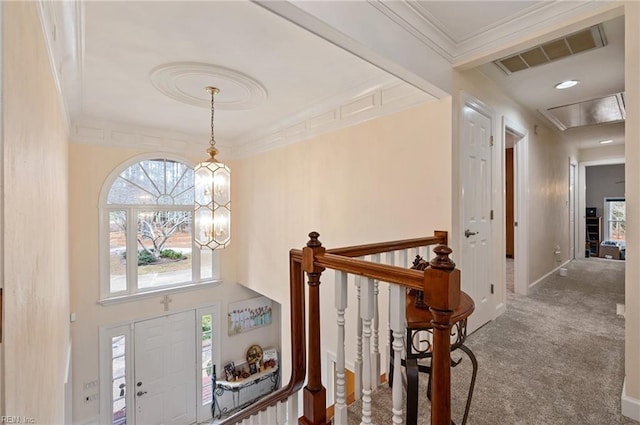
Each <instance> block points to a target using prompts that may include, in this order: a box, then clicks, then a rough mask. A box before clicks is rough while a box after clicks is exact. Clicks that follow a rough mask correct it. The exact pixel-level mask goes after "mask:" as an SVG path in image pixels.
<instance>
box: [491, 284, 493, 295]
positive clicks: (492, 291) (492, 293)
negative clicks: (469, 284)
mask: <svg viewBox="0 0 640 425" xmlns="http://www.w3.org/2000/svg"><path fill="white" fill-rule="evenodd" d="M491 293H492V294H493V283H492V284H491Z"/></svg>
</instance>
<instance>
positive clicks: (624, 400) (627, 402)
mask: <svg viewBox="0 0 640 425" xmlns="http://www.w3.org/2000/svg"><path fill="white" fill-rule="evenodd" d="M620 401H621V403H620V404H621V405H622V414H623V415H624V416H626V417H627V418H631V419H634V420H636V421H640V400H638V399H637V398H633V397H629V396H628V395H627V378H624V383H623V384H622V395H621V397H620Z"/></svg>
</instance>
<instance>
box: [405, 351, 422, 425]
mask: <svg viewBox="0 0 640 425" xmlns="http://www.w3.org/2000/svg"><path fill="white" fill-rule="evenodd" d="M405 363H406V371H407V425H416V424H417V423H418V374H419V373H420V372H419V369H418V359H416V358H407V360H406V362H405Z"/></svg>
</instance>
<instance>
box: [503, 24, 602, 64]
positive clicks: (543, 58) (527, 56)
mask: <svg viewBox="0 0 640 425" xmlns="http://www.w3.org/2000/svg"><path fill="white" fill-rule="evenodd" d="M606 44H607V41H606V39H605V37H604V31H603V29H602V25H601V24H599V25H594V26H592V27H590V28H586V29H584V30H581V31H578V32H576V33H573V34H569V35H567V36H565V37H562V38H558V39H556V40H553V41H549V42H547V43H544V44H541V45H539V46H536V47H534V48H532V49H528V50H524V51H522V52H519V53H516V54H515V55H511V56H507V57H506V58H502V59H498V60H497V61H494V63H495V64H496V65H498V67H499V68H500V69H502V70H503V71H504V72H506V73H507V75H509V74H512V73H514V72H518V71H522V70H524V69H529V68H532V67H534V66H538V65H544V64H545V63H549V62H552V61H555V60H558V59H562V58H566V57H567V56H571V55H575V54H576V53H580V52H585V51H587V50H591V49H595V48H598V47H603V46H606Z"/></svg>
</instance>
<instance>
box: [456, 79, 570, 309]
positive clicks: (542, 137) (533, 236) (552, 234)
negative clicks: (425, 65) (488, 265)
mask: <svg viewBox="0 0 640 425" xmlns="http://www.w3.org/2000/svg"><path fill="white" fill-rule="evenodd" d="M454 86H455V89H456V93H458V94H460V93H461V92H466V93H468V94H470V95H471V96H473V97H475V98H477V99H478V100H480V101H481V102H483V103H485V104H486V105H488V106H489V107H490V108H491V109H493V111H494V122H493V125H494V139H495V146H496V147H497V149H498V150H497V151H496V152H495V153H494V157H493V160H494V164H493V167H494V174H493V177H494V198H493V200H492V201H493V207H494V209H495V211H496V212H497V214H496V220H495V225H494V226H495V227H494V229H493V230H494V237H495V238H496V239H495V240H494V243H498V244H500V246H501V248H500V249H499V250H496V255H495V258H494V264H496V265H498V266H499V265H501V264H502V265H504V261H505V260H504V257H505V256H504V252H505V251H504V243H505V242H504V237H505V236H504V219H503V217H504V204H503V196H502V194H503V192H504V186H503V181H504V178H503V175H502V172H501V170H503V169H504V152H502V151H501V149H503V148H504V143H505V142H504V140H503V139H504V133H503V120H505V119H506V120H509V121H510V122H511V123H514V125H517V126H518V127H520V128H521V129H524V130H525V131H526V132H527V133H528V157H527V166H528V179H529V182H528V183H529V185H528V198H529V199H528V202H529V214H528V216H529V223H526V224H525V225H527V226H528V230H529V240H528V247H529V256H528V260H529V283H533V282H535V281H537V280H538V279H540V278H541V277H543V276H544V275H545V274H547V273H549V272H550V271H552V270H553V269H554V268H556V267H558V266H559V265H560V264H561V263H563V262H565V261H566V260H568V259H569V231H568V223H569V211H568V205H567V203H566V201H567V200H568V190H569V189H568V188H569V161H570V159H571V160H573V161H574V162H577V151H576V150H575V149H574V148H572V147H571V146H569V145H568V144H565V143H562V141H561V140H560V138H559V137H558V136H557V135H556V134H555V133H554V132H553V131H551V130H550V129H549V128H548V127H547V126H546V124H545V123H544V122H543V121H542V120H540V119H538V118H537V117H534V116H532V115H531V114H530V113H528V112H527V111H526V110H525V109H524V108H522V107H521V106H520V105H519V104H517V103H516V102H514V101H513V100H511V99H510V98H509V97H508V96H507V95H506V94H505V93H503V92H502V91H501V89H499V88H498V87H497V86H496V85H495V84H494V83H493V82H492V81H491V80H489V79H487V78H486V77H485V76H484V75H483V74H482V73H480V72H479V71H477V70H471V71H465V72H458V71H454ZM455 102H456V106H455V107H454V109H455V110H459V108H460V106H459V104H458V103H459V102H460V100H459V97H456V99H455ZM455 126H457V123H454V128H455ZM454 133H455V131H454ZM454 137H457V136H454ZM456 149H457V144H456V143H454V150H456ZM454 155H455V153H454ZM456 178H457V177H455V176H454V179H456ZM519 225H520V226H522V225H523V223H519ZM556 246H560V250H561V254H560V255H559V256H557V255H555V254H554V251H555V248H556ZM503 269H504V266H503V267H501V268H499V269H498V271H497V274H496V275H495V277H494V278H495V280H496V281H497V282H501V284H500V285H497V286H498V288H499V289H500V290H499V291H497V292H496V300H495V301H496V306H499V305H501V304H503V303H504V302H505V299H506V298H505V292H504V283H503V276H504V274H503V273H500V272H499V271H500V270H503ZM462 272H463V276H464V269H463V270H462Z"/></svg>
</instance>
